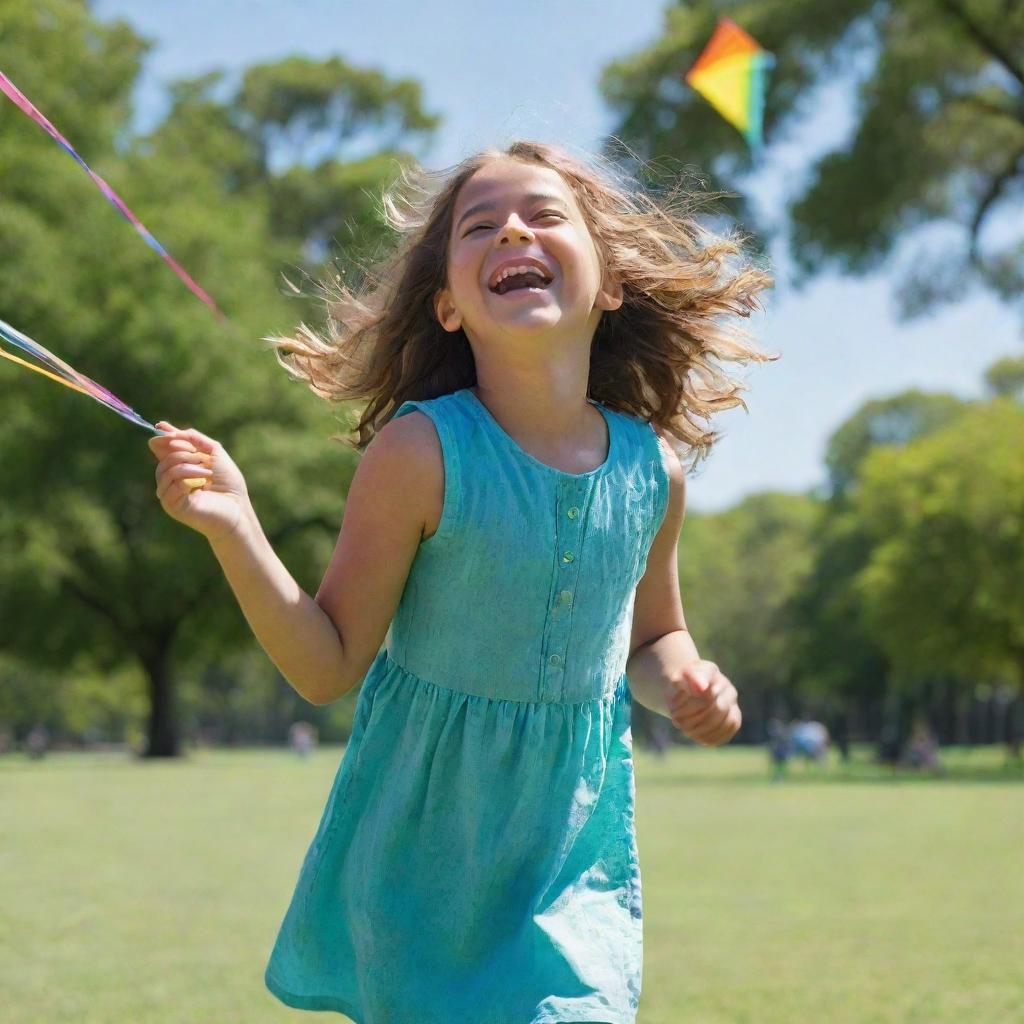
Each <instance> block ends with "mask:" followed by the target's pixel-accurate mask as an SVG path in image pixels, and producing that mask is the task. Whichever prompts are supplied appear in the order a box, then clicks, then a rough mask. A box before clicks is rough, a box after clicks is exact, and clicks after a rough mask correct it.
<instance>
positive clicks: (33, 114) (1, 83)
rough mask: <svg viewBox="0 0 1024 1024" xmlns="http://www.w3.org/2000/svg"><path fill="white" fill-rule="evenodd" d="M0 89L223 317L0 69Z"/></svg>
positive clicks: (179, 265)
mask: <svg viewBox="0 0 1024 1024" xmlns="http://www.w3.org/2000/svg"><path fill="white" fill-rule="evenodd" d="M0 92H2V93H4V95H5V96H7V98H8V99H9V100H10V101H11V102H12V103H13V104H14V105H15V106H16V107H17V108H18V109H19V110H21V112H22V113H24V114H25V115H26V116H27V117H30V118H31V119H32V120H33V121H35V122H36V124H38V125H39V126H40V127H41V128H42V129H43V130H44V131H45V132H46V133H47V134H48V135H49V136H50V137H51V138H52V139H53V140H54V141H55V142H56V143H58V144H59V145H60V146H61V147H62V148H63V149H64V150H65V152H67V153H68V154H69V155H70V156H72V157H73V158H74V159H75V160H76V161H77V162H78V163H79V164H81V166H82V167H83V168H84V169H85V171H86V173H87V174H88V175H89V177H90V178H92V180H93V181H94V182H95V183H96V186H97V187H98V188H99V190H100V192H102V193H103V195H104V196H105V197H106V198H107V200H108V201H109V202H110V203H111V205H113V207H114V208H115V209H116V210H117V211H118V212H119V213H120V214H121V215H122V216H123V217H124V218H125V219H126V220H127V221H128V223H129V224H131V225H132V227H133V228H135V230H136V232H138V234H139V235H140V236H141V237H142V239H143V241H145V243H146V244H147V245H148V246H149V247H150V248H151V249H152V250H153V251H154V252H156V253H157V254H158V255H159V256H160V257H161V258H162V259H163V260H164V262H165V263H167V265H168V266H169V267H170V268H171V269H172V270H173V271H174V272H175V274H177V275H178V277H179V278H181V280H182V281H183V282H184V283H185V285H186V287H187V288H188V289H189V291H191V292H192V294H193V295H195V296H196V297H197V298H199V299H201V300H202V301H203V302H204V303H205V304H206V305H207V306H209V307H210V309H212V310H213V312H214V313H215V314H216V315H217V316H218V317H219V318H220V319H221V320H225V321H226V320H227V317H226V316H225V315H224V313H223V312H221V310H220V308H219V307H218V306H217V304H216V303H215V302H214V301H213V299H212V298H210V296H209V295H208V294H207V293H206V292H205V291H204V290H203V289H202V288H201V287H200V286H199V284H197V283H196V282H195V281H194V280H193V279H192V278H191V277H190V276H189V274H188V272H187V271H186V270H185V268H184V267H182V265H181V264H180V263H178V261H177V260H175V259H174V258H173V257H172V256H171V254H170V253H169V252H167V250H166V249H165V248H164V247H163V246H162V245H161V244H160V243H159V242H158V241H157V240H156V238H154V237H153V235H152V233H151V232H150V231H149V229H148V228H147V227H146V226H145V225H144V224H143V223H142V222H141V221H140V220H139V219H138V217H136V216H135V214H134V213H132V211H131V210H130V209H129V208H128V206H127V204H126V203H125V202H124V200H123V199H121V197H120V196H119V195H118V194H117V193H116V192H115V191H114V190H113V189H112V188H111V187H110V186H109V185H108V184H107V183H106V182H105V181H104V180H103V178H101V177H100V176H99V175H98V174H97V173H96V172H95V171H94V170H93V169H92V168H91V167H90V166H89V165H88V164H87V163H86V162H85V161H84V160H83V159H82V158H81V157H80V156H79V155H78V153H77V152H76V151H75V148H74V146H72V145H71V143H70V142H68V140H67V139H66V138H64V136H63V135H62V134H61V133H60V132H59V131H57V129H56V128H55V127H54V125H53V123H52V122H51V121H50V120H49V119H48V118H47V117H46V115H45V114H43V113H42V111H40V110H39V109H38V108H37V107H36V106H35V104H34V103H33V102H32V101H31V100H30V99H29V98H28V97H27V96H26V95H25V94H24V93H23V92H22V91H21V90H20V89H19V88H18V87H17V86H16V85H15V84H14V83H13V82H12V81H11V80H10V79H9V78H8V77H7V75H5V74H4V73H3V72H2V71H0Z"/></svg>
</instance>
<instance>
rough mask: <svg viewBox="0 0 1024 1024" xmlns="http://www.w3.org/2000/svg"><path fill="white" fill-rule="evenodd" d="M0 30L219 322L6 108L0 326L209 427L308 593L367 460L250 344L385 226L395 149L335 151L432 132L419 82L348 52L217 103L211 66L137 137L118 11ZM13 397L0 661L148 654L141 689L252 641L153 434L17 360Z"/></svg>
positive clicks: (32, 19) (120, 661)
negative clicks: (171, 484) (311, 254)
mask: <svg viewBox="0 0 1024 1024" xmlns="http://www.w3.org/2000/svg"><path fill="white" fill-rule="evenodd" d="M0 35H2V36H3V38H4V43H5V54H6V56H5V60H4V63H5V67H4V70H5V71H6V72H8V73H9V75H10V76H11V78H12V80H13V81H14V82H15V84H17V85H18V86H19V88H21V89H22V90H23V91H24V92H25V93H26V95H28V96H29V97H31V98H32V99H33V100H34V101H36V102H37V103H38V104H39V106H40V108H41V109H42V110H43V111H44V113H46V114H47V116H49V117H51V119H52V120H53V121H54V123H55V124H56V125H57V126H58V127H59V128H60V129H61V130H62V131H64V132H65V134H66V135H67V136H68V138H69V140H70V141H71V142H72V144H73V145H75V146H76V148H78V149H79V150H80V152H81V153H82V155H83V157H84V158H85V159H86V160H88V161H89V163H90V164H91V166H92V167H93V168H94V169H95V170H96V171H97V173H99V174H100V175H102V176H103V177H104V178H105V179H106V180H107V181H109V182H110V184H111V185H112V187H114V189H115V190H116V191H117V192H118V193H119V194H120V195H121V196H122V197H123V198H124V200H125V202H126V203H127V204H128V206H129V207H131V208H132V209H133V210H134V211H135V212H136V213H137V214H138V216H139V218H140V219H141V221H142V222H143V223H144V224H145V225H146V226H147V227H148V228H149V229H150V231H152V233H153V235H154V236H155V237H156V238H158V239H159V240H160V241H161V243H162V244H164V245H165V246H166V248H167V250H168V251H169V252H170V254H171V255H172V256H173V257H174V258H175V259H176V260H177V261H178V262H179V263H180V264H181V265H182V266H184V267H185V268H186V270H187V271H188V272H189V273H190V274H191V275H192V277H194V278H195V280H197V281H198V282H199V283H200V285H202V286H203V287H204V288H205V289H206V290H207V291H208V292H209V293H210V294H211V295H212V296H213V298H214V299H215V301H216V302H217V303H218V305H219V306H220V307H221V309H223V310H224V312H225V313H226V314H227V315H228V317H229V318H230V324H229V325H224V324H222V323H220V322H218V321H217V320H216V319H215V318H214V317H213V316H212V314H211V312H210V310H208V309H207V308H205V307H204V306H203V305H202V304H201V303H200V302H198V301H196V299H195V298H194V297H193V296H192V295H190V294H189V292H188V291H187V290H186V288H185V287H184V285H183V284H182V282H181V281H180V280H179V279H178V278H177V277H176V276H175V275H174V274H173V273H172V272H171V270H170V269H169V268H168V267H167V266H166V265H165V264H164V262H163V261H162V260H161V259H159V257H158V256H157V255H156V254H155V253H153V252H152V251H151V250H150V249H149V248H148V247H147V246H146V245H145V244H144V243H143V241H142V240H141V239H139V238H138V237H137V236H136V235H135V234H134V233H133V231H132V229H131V227H130V226H129V225H128V224H126V222H125V221H124V220H123V218H122V217H121V216H120V215H119V214H118V213H117V212H116V211H115V210H114V209H113V208H112V207H111V206H110V205H109V204H108V203H107V202H106V201H105V200H104V199H103V197H102V196H101V195H100V193H99V192H98V191H97V189H96V187H95V185H94V184H93V183H92V182H91V181H90V180H89V178H88V176H87V175H85V174H84V173H83V172H82V170H81V168H80V167H78V166H77V165H76V163H75V162H73V161H72V160H71V159H69V158H68V156H67V155H66V154H64V153H62V152H61V151H60V149H59V148H58V147H57V146H56V145H55V144H54V142H53V141H52V140H51V139H50V138H48V137H47V136H46V134H45V133H44V132H42V131H41V130H40V129H39V128H38V127H37V126H36V125H34V124H33V123H32V122H31V121H29V120H28V119H27V118H26V117H25V116H24V115H23V114H21V113H20V112H19V111H18V110H16V109H15V108H14V107H13V105H11V104H9V103H6V102H4V104H3V105H2V106H0V180H2V181H3V183H4V202H3V204H2V205H0V237H2V238H3V239H4V245H3V246H2V247H0V310H2V314H0V315H3V317H4V319H7V320H9V321H11V322H12V323H14V324H15V326H17V327H18V328H19V329H21V330H23V331H24V332H25V333H26V334H28V335H29V336H31V337H33V338H35V339H37V340H38V341H39V342H40V343H41V344H43V345H45V346H47V347H48V348H51V349H53V350H54V351H55V352H56V353H57V354H58V355H60V356H61V357H62V358H64V359H66V360H67V361H68V362H70V363H71V364H72V365H74V366H75V367H77V368H78V369H80V370H81V371H82V372H83V373H85V374H87V375H88V376H90V377H93V378H94V379H95V380H97V381H99V382H101V383H102V384H103V385H104V386H105V387H107V388H109V389H110V390H111V391H113V392H114V393H115V394H117V395H119V396H121V397H122V398H123V399H124V400H125V401H126V402H128V404H129V405H132V406H133V407H135V408H136V409H137V410H138V411H139V412H140V413H141V414H142V415H143V416H144V417H146V418H147V419H149V420H151V421H154V422H155V421H156V420H158V419H167V420H169V421H170V422H172V423H174V424H175V425H177V426H182V427H186V426H195V427H197V428H198V429H200V430H201V431H203V432H204V433H206V434H208V435H210V436H212V437H214V438H216V439H217V440H219V441H221V442H222V443H223V444H224V445H225V446H226V447H227V448H228V449H229V450H230V451H231V452H232V455H233V456H234V457H235V459H236V461H238V462H239V464H240V465H241V466H242V468H243V471H244V472H245V473H246V476H247V480H248V483H249V489H250V494H251V496H252V498H253V502H254V505H255V507H256V509H257V512H258V513H259V514H260V516H261V519H262V521H263V523H264V527H265V529H266V531H267V534H268V536H269V537H270V538H271V541H272V542H273V543H275V546H276V547H277V549H278V551H279V553H280V554H281V557H282V558H283V559H284V560H285V561H286V563H287V564H288V565H289V567H290V569H291V570H292V572H293V573H294V574H295V576H296V578H297V579H298V580H299V581H300V583H301V584H302V585H303V586H304V587H306V588H308V589H312V590H315V589H316V584H317V582H318V573H319V572H321V571H322V569H323V566H324V565H325V564H326V561H327V558H328V556H329V553H330V551H331V549H332V546H333V540H334V536H335V535H336V533H337V529H338V526H339V524H340V519H341V511H342V507H343V505H344V493H345V486H346V484H347V480H348V479H349V478H350V477H351V473H352V471H353V468H354V454H353V453H352V452H351V451H350V450H347V449H345V448H343V447H342V446H341V445H339V444H337V443H336V442H331V441H329V440H328V437H329V436H330V435H331V434H332V433H335V432H336V430H337V427H338V423H337V421H336V419H335V416H334V415H333V414H332V412H331V410H330V409H329V408H328V407H326V406H325V405H324V403H323V402H322V401H321V400H319V399H317V398H315V397H314V396H312V395H311V394H310V393H309V392H308V391H307V390H305V389H303V388H301V386H300V385H299V384H298V383H297V382H295V381H293V380H292V379H291V378H289V377H288V376H287V374H286V373H285V372H284V371H283V369H282V368H281V367H280V366H278V364H277V362H276V360H275V358H274V356H273V353H272V352H271V351H270V349H269V346H267V345H265V344H264V343H262V342H261V341H260V340H259V339H261V338H262V337H265V336H267V335H271V334H277V333H283V332H286V331H288V330H289V329H290V328H291V327H292V326H293V325H294V324H295V322H296V321H298V320H299V319H303V318H306V317H308V315H309V312H310V310H309V306H308V305H304V304H303V303H302V302H296V301H294V300H292V301H289V300H288V299H286V298H285V296H284V293H283V288H282V278H281V275H282V273H283V272H286V271H289V270H290V269H292V267H294V265H295V264H296V263H298V262H301V261H302V260H303V258H304V257H303V253H304V250H305V249H306V248H307V247H308V246H309V244H310V243H318V244H319V245H320V246H321V247H322V246H323V245H324V244H325V243H326V241H327V240H328V238H329V236H330V235H331V232H333V231H334V230H335V229H336V227H337V226H339V225H342V224H347V223H351V224H353V225H354V226H355V227H356V229H357V231H356V233H358V234H359V237H360V240H361V244H362V245H364V246H372V245H373V244H375V243H376V242H377V241H379V240H381V239H382V238H383V237H384V231H385V229H384V227H383V225H381V224H379V223H378V224H377V225H376V227H375V226H374V223H373V219H374V218H373V207H372V204H371V203H370V202H369V201H368V198H367V195H368V194H371V195H372V194H374V193H378V192H379V191H380V190H381V189H382V188H384V187H385V186H386V185H388V184H390V182H391V181H392V180H393V178H394V175H395V173H396V169H397V166H398V164H396V157H395V154H394V153H392V152H390V151H386V150H385V151H377V152H374V153H372V154H371V155H370V156H361V157H360V158H359V159H358V160H356V161H355V162H354V163H352V164H351V165H350V164H349V163H347V162H346V161H344V160H343V159H342V158H341V155H340V153H339V152H338V150H340V148H341V147H343V146H344V144H345V143H346V141H347V140H348V139H349V138H350V137H351V136H352V135H354V134H355V133H357V132H362V133H363V136H364V137H368V138H369V140H370V141H372V140H373V137H374V133H375V132H378V131H383V130H384V129H388V130H389V131H390V138H389V142H391V143H394V142H395V141H396V140H398V139H400V138H401V136H402V135H403V133H405V132H419V133H421V134H428V133H429V131H430V129H432V127H433V125H434V124H435V123H436V118H433V117H431V116H429V115H427V114H425V113H423V111H421V110H420V108H419V90H418V88H416V87H414V86H413V85H412V84H411V83H408V82H404V81H399V82H394V83H392V82H389V81H388V80H386V79H385V78H383V77H382V76H381V75H380V74H379V73H377V72H374V71H363V70H361V69H356V68H351V67H348V66H347V65H345V64H344V63H343V62H341V61H339V60H330V61H327V62H324V63H323V64H322V65H320V64H317V63H315V62H311V61H295V60H288V61H284V62H282V63H281V64H279V65H274V64H266V65H262V66H260V67H258V68H253V69H251V70H250V72H249V73H248V74H247V76H246V78H245V81H244V82H243V85H242V86H241V88H240V91H239V93H238V94H237V95H235V96H229V97H228V98H227V99H226V100H221V101H218V100H216V99H215V98H214V97H213V95H212V90H213V85H214V84H215V83H216V81H217V78H216V76H205V77H204V78H201V79H197V80H195V81H193V82H185V83H179V85H177V86H176V87H175V90H174V104H173V106H172V109H171V111H170V113H169V114H168V116H167V118H166V119H165V121H164V122H163V123H162V124H160V125H159V126H157V128H156V129H155V130H154V131H153V132H152V133H151V134H150V135H149V136H147V137H146V138H144V139H138V138H134V137H133V136H132V135H131V134H130V131H129V127H128V125H129V115H130V101H129V98H130V95H131V91H132V87H133V85H134V82H135V79H136V77H137V75H138V73H139V70H140V62H141V59H142V56H143V54H144V53H145V50H146V47H147V44H146V43H145V41H144V40H142V39H140V38H139V37H137V36H136V35H135V34H134V33H133V32H132V30H131V29H130V28H129V27H128V26H127V25H125V24H122V23H114V24H111V25H106V24H103V23H101V22H99V21H97V20H96V19H95V18H93V17H92V16H91V14H90V13H89V11H88V9H87V7H86V6H85V5H83V4H81V3H70V2H64V0H41V2H33V3H28V2H27V0H26V2H21V0H15V2H11V3H7V4H5V5H4V6H3V8H2V9H0ZM71 82H73V83H74V88H70V87H69V86H68V84H67V83H71ZM323 133H327V134H328V135H329V136H330V138H331V139H332V140H333V141H332V147H333V148H332V152H331V154H330V158H329V159H327V158H325V159H324V160H323V161H322V162H321V163H320V164H319V165H318V166H317V167H316V168H312V169H306V168H303V169H300V170H291V171H289V170H288V165H289V158H291V159H294V157H295V156H296V155H297V154H298V153H300V152H301V151H302V149H303V140H304V139H307V138H310V137H312V135H313V134H321V135H322V134H323ZM278 137H280V139H279V141H280V140H282V139H283V140H284V142H286V143H287V147H284V142H282V144H281V145H280V146H279V147H278V152H277V159H278V160H279V161H281V162H283V163H282V166H281V167H271V165H270V163H269V155H270V154H269V152H268V149H269V145H268V140H273V139H278ZM286 209H288V210H289V212H288V213H286V212H285V211H286ZM305 265H306V267H307V268H308V269H309V271H310V272H316V271H317V270H318V269H320V268H319V266H318V265H317V264H316V263H315V262H312V261H310V260H309V259H306V264H305ZM0 409H2V410H3V420H4V425H5V428H6V429H5V430H4V432H3V434H2V435H0V485H2V487H3V492H4V502H3V504H2V506H0V608H2V609H3V615H2V617H0V652H6V653H7V655H8V656H11V657H16V658H19V659H22V660H23V661H27V662H30V663H31V664H32V665H33V666H34V667H35V668H36V669H38V670H42V669H47V668H48V669H51V670H53V671H54V672H57V671H60V670H66V669H67V667H68V666H69V665H70V664H71V663H72V661H73V660H75V659H80V660H81V664H80V665H78V667H77V668H76V671H81V672H88V671H93V672H104V673H117V672H119V671H122V670H123V671H129V670H137V669H138V667H139V666H140V665H141V666H144V667H145V669H146V671H147V673H150V675H151V676H152V678H151V679H150V685H151V687H152V686H155V685H158V682H157V680H158V677H159V676H160V674H161V673H160V672H159V671H158V666H160V665H162V664H164V663H166V661H167V659H168V658H170V657H172V656H173V658H174V666H175V671H176V672H177V673H179V674H181V675H182V676H185V675H188V674H190V673H192V674H195V673H197V672H198V671H199V670H200V668H201V667H202V666H204V665H210V664H213V663H216V662H217V661H218V660H220V659H226V658H227V657H228V656H229V655H230V654H231V653H232V652H234V651H237V650H238V649H240V648H245V647H250V646H251V645H252V643H253V639H252V636H251V633H250V632H249V630H248V626H247V624H246V623H245V621H244V619H243V617H242V615H241V613H240V612H239V610H238V608H237V606H236V605H235V604H234V602H233V601H232V599H231V596H230V591H229V590H228V588H227V585H226V583H225V582H224V580H223V577H222V575H221V572H220V568H219V566H218V565H217V563H216V560H215V559H214V558H213V556H212V554H211V552H210V551H209V549H208V546H207V545H206V542H205V541H203V540H202V538H200V537H199V536H198V535H197V534H194V533H191V532H190V531H188V530H186V529H184V528H183V527H181V526H180V525H179V524H177V523H175V522H173V521H171V520H170V519H169V518H168V517H167V516H166V515H165V514H164V513H163V512H162V510H161V509H160V507H159V504H158V503H157V500H156V498H155V495H154V490H155V484H154V478H153V472H154V468H155V463H154V462H153V458H152V455H151V453H150V452H149V450H148V448H147V447H146V438H147V435H146V434H145V433H144V432H143V431H141V430H139V429H138V428H137V427H134V426H132V425H130V424H128V423H127V422H126V421H124V420H122V419H120V418H118V417H116V416H115V415H113V414H112V413H111V412H110V411H109V410H107V409H104V408H102V407H101V406H100V405H98V404H97V403H94V402H92V401H90V400H89V399H87V398H85V397H83V396H81V395H76V394H74V393H72V392H70V391H68V390H66V389H64V388H61V387H58V386H57V385H56V384H54V383H53V382H51V381H48V380H46V379H44V378H43V377H40V376H38V375H35V374H30V373H28V372H27V371H24V370H21V369H18V368H16V367H14V366H12V365H11V364H9V363H6V362H5V363H4V364H3V366H0ZM115 685H116V684H115V683H111V686H112V687H113V686H115ZM171 685H173V683H172V684H171ZM82 699H83V706H85V704H86V703H87V701H86V699H85V697H84V696H83V698H82ZM83 721H84V719H83Z"/></svg>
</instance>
